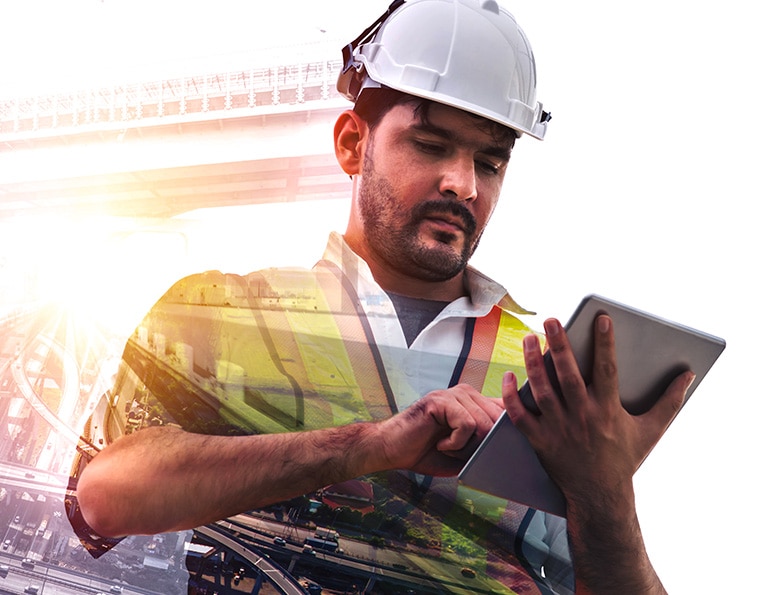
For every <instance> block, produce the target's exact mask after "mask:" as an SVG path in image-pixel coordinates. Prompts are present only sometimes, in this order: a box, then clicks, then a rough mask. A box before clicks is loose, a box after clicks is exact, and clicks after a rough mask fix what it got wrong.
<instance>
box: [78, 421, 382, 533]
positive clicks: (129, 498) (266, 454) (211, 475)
mask: <svg viewBox="0 0 766 595" xmlns="http://www.w3.org/2000/svg"><path fill="white" fill-rule="evenodd" d="M376 437H377V431H376V427H375V426H374V424H353V425H349V426H343V427H339V428H331V429H327V430H318V431H312V432H303V433H292V434H276V435H265V436H237V437H230V436H229V437H222V436H206V435H201V434H191V433H187V432H183V431H181V430H178V429H174V428H149V429H146V430H142V431H140V432H136V433H135V434H131V435H130V436H126V437H124V438H122V439H120V440H118V441H117V442H115V443H114V444H113V445H111V446H110V447H109V448H107V449H105V450H104V451H103V452H101V453H100V454H99V455H98V456H97V457H95V458H94V459H93V461H92V462H91V463H90V464H89V465H88V467H87V468H86V469H85V471H84V473H83V475H82V477H81V479H80V481H79V484H78V499H79V501H80V506H81V508H82V512H83V516H84V517H85V520H86V521H87V522H88V523H89V524H90V525H91V527H93V529H95V530H96V531H98V532H99V533H101V534H103V535H106V536H119V535H126V534H153V533H161V532H166V531H173V530H182V529H188V528H192V527H196V526H199V525H202V524H205V523H208V522H212V521H215V520H218V519H221V518H225V517H227V516H231V515H233V514H236V513H239V512H242V511H245V510H252V509H255V508H259V507H262V506H266V505H268V504H272V503H274V502H280V501H282V500H286V499H289V498H292V497H295V496H299V495H302V494H305V493H307V492H310V491H312V490H315V489H317V488H320V487H323V486H325V485H329V484H332V483H335V482H339V481H343V480H346V479H350V478H353V477H357V476H359V475H363V474H365V473H369V472H372V471H374V470H378V468H381V467H384V466H385V463H384V462H383V461H381V460H380V458H379V457H378V456H377V455H378V454H379V450H378V449H377V448H376V447H375V445H374V442H375V439H376Z"/></svg>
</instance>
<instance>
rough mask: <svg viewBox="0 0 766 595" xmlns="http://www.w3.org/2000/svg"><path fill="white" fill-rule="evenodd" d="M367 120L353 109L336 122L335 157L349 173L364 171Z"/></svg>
mask: <svg viewBox="0 0 766 595" xmlns="http://www.w3.org/2000/svg"><path fill="white" fill-rule="evenodd" d="M368 134H369V128H368V126H367V122H365V121H364V120H363V119H362V118H360V117H359V114H357V113H356V112H355V111H353V110H346V111H345V112H343V113H342V114H341V115H340V116H339V117H338V120H337V121H336V122H335V129H334V138H335V158H336V159H337V160H338V163H339V164H340V166H341V168H342V169H343V171H344V172H346V173H347V174H348V175H350V176H353V175H355V174H358V173H361V172H362V158H363V156H364V148H365V146H366V144H367V136H368Z"/></svg>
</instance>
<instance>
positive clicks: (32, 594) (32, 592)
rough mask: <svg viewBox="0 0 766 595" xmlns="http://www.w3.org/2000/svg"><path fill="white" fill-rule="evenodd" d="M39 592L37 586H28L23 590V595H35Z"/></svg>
mask: <svg viewBox="0 0 766 595" xmlns="http://www.w3.org/2000/svg"><path fill="white" fill-rule="evenodd" d="M39 592H40V587H38V586H37V585H28V586H27V587H26V588H25V589H24V593H29V594H30V595H37V594H38V593H39Z"/></svg>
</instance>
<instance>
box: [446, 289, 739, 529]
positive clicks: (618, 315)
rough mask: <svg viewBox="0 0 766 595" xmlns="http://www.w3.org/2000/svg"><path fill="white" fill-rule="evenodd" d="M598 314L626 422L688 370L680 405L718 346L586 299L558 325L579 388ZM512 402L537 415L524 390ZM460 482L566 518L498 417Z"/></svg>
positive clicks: (557, 495) (531, 455) (558, 496)
mask: <svg viewBox="0 0 766 595" xmlns="http://www.w3.org/2000/svg"><path fill="white" fill-rule="evenodd" d="M601 313H606V314H608V315H609V316H610V318H611V319H612V322H613V325H614V334H615V342H616V357H617V367H618V375H619V393H620V400H621V402H622V404H623V407H624V408H625V409H626V410H627V411H628V412H629V413H631V414H633V415H639V414H642V413H644V412H646V411H648V410H649V409H650V408H651V407H652V405H653V404H654V403H655V402H656V401H657V399H658V398H659V397H660V396H661V395H662V394H663V393H664V391H665V390H666V388H667V387H668V385H669V384H670V382H671V381H672V380H673V379H674V378H675V377H677V376H678V375H679V374H680V373H681V372H683V371H685V370H689V369H691V370H693V371H694V372H695V374H696V378H695V380H694V382H693V383H692V384H691V386H690V387H689V389H688V391H687V399H688V397H689V396H690V395H691V394H692V392H693V391H694V390H695V389H696V387H697V386H698V385H699V383H700V382H701V381H702V379H703V378H704V376H705V374H706V373H707V371H708V370H709V369H710V367H711V366H712V365H713V363H714V362H715V360H716V359H717V358H718V356H719V355H720V353H721V352H722V351H723V349H724V346H725V343H724V341H723V340H721V339H719V338H717V337H713V336H711V335H708V334H705V333H701V332H699V331H696V330H693V329H690V328H688V327H685V326H682V325H679V324H676V323H673V322H670V321H667V320H664V319H662V318H659V317H657V316H653V315H651V314H648V313H646V312H642V311H640V310H636V309H634V308H631V307H628V306H625V305H622V304H618V303H616V302H613V301H611V300H607V299H605V298H602V297H599V296H588V297H587V298H585V299H584V300H583V301H582V303H581V304H580V306H579V307H578V308H577V310H576V311H575V314H574V315H573V316H572V318H571V319H570V321H569V323H568V324H567V325H566V330H567V337H568V339H569V342H570V344H571V347H572V350H573V352H574V355H575V359H576V360H577V365H578V366H579V368H580V371H581V373H582V376H583V379H584V380H585V382H586V384H587V383H589V382H590V375H591V368H592V362H593V325H594V321H595V319H596V318H597V316H598V315H599V314H601ZM546 358H547V361H546V366H547V369H548V373H549V378H550V380H551V385H552V386H553V387H554V389H555V388H556V387H557V384H558V383H557V380H556V375H555V371H554V369H553V365H552V361H551V359H550V354H546ZM519 396H520V397H521V398H522V401H523V402H524V403H525V405H526V406H527V408H528V409H530V410H531V411H537V407H536V404H535V401H534V398H533V396H532V394H531V390H530V389H529V386H528V385H525V386H524V387H522V389H521V390H520V391H519ZM460 480H461V481H462V482H463V483H464V484H466V485H468V486H471V487H474V488H477V489H480V490H482V491H486V492H489V493H492V494H495V495H498V496H502V497H504V498H508V499H510V500H514V501H517V502H521V503H524V504H527V505H529V506H531V507H533V508H537V509H540V510H546V511H548V512H552V513H554V514H558V515H561V516H565V514H566V507H565V504H564V498H563V495H562V493H561V491H560V490H559V489H558V487H557V486H556V484H555V483H554V482H553V481H552V480H551V479H550V477H548V475H547V473H546V472H545V470H544V469H543V467H542V465H541V464H540V462H539V460H538V458H537V455H536V454H535V451H534V450H533V449H532V447H531V446H530V444H529V443H528V442H527V440H526V438H525V437H524V435H523V434H522V433H521V432H520V431H519V430H518V429H517V428H516V427H515V426H514V425H513V423H512V422H511V421H510V419H509V417H508V416H507V415H506V414H504V415H503V416H502V417H501V418H500V419H499V420H498V421H497V423H496V424H495V426H494V428H493V429H492V431H491V432H490V434H489V435H488V436H487V437H486V438H485V440H484V441H483V442H482V444H481V445H480V446H479V448H478V449H477V451H476V452H475V453H474V455H473V457H472V458H471V459H470V460H469V461H468V463H467V464H466V466H465V467H464V469H463V471H462V472H461V473H460Z"/></svg>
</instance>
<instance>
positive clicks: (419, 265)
mask: <svg viewBox="0 0 766 595" xmlns="http://www.w3.org/2000/svg"><path fill="white" fill-rule="evenodd" d="M371 153H372V152H371V151H370V152H368V154H367V159H366V160H365V162H364V166H363V171H362V181H361V185H360V188H359V212H360V214H361V217H362V222H363V224H364V232H365V236H366V239H367V243H368V245H369V247H370V248H371V249H372V250H373V251H374V252H375V253H376V254H377V255H378V257H379V258H381V259H382V260H383V261H384V262H385V263H386V264H387V265H388V266H389V267H391V268H393V269H394V270H397V271H399V272H401V273H403V274H405V275H408V276H410V277H416V278H418V279H421V280H424V281H446V280H448V279H452V278H453V277H455V276H456V275H458V274H460V273H462V272H463V271H464V270H465V267H466V266H467V265H468V260H469V259H470V258H471V256H472V255H473V253H474V251H475V250H476V246H478V244H479V238H480V237H481V233H478V234H477V233H476V230H477V224H476V218H475V217H474V216H473V214H472V213H471V212H470V211H469V210H468V209H467V208H466V207H465V205H463V204H462V203H461V202H459V201H457V200H454V199H438V200H427V201H422V202H418V203H417V204H416V205H415V207H414V208H413V209H412V210H411V211H410V212H409V213H406V212H404V211H403V210H402V209H400V208H399V206H398V204H397V201H396V198H395V192H394V189H393V187H392V185H391V184H390V183H389V182H388V181H387V180H386V179H384V178H383V177H382V176H378V175H377V173H376V171H375V166H374V162H373V159H372V154H371ZM439 214H450V215H452V216H455V217H459V218H460V220H461V221H462V226H463V233H462V234H460V233H451V232H446V231H437V232H436V233H435V235H434V239H435V245H434V244H433V243H432V244H427V243H426V242H425V241H423V240H422V239H421V238H420V227H421V224H422V223H423V221H425V220H426V219H428V218H429V217H433V216H434V215H439ZM461 235H462V236H463V237H462V238H461V237H460V236H461ZM458 243H459V244H460V245H459V246H458Z"/></svg>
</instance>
